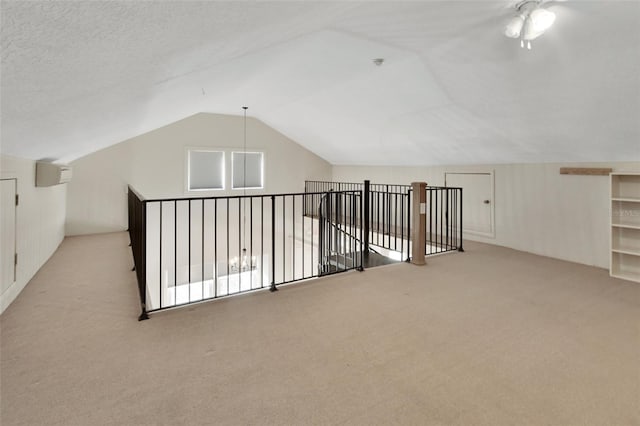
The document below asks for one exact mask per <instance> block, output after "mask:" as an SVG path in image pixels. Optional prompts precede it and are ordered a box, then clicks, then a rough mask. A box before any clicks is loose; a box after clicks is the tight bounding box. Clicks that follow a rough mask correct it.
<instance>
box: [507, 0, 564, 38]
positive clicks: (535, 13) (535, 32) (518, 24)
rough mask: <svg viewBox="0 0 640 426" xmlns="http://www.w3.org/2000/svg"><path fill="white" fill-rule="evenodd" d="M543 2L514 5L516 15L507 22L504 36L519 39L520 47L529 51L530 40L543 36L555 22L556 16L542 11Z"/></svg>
mask: <svg viewBox="0 0 640 426" xmlns="http://www.w3.org/2000/svg"><path fill="white" fill-rule="evenodd" d="M543 1H544V0H525V1H523V2H520V3H518V4H517V5H516V10H517V15H516V16H514V17H513V18H511V19H510V20H509V22H508V23H507V26H506V27H505V29H504V35H506V36H507V37H509V38H519V39H520V47H524V46H525V42H526V45H527V49H529V50H531V40H534V39H536V38H538V37H540V36H541V35H542V34H544V32H545V31H547V30H548V29H549V28H550V27H551V25H553V22H554V21H555V20H556V14H555V13H553V12H551V11H550V10H547V9H543V8H542V7H541V6H542V3H543Z"/></svg>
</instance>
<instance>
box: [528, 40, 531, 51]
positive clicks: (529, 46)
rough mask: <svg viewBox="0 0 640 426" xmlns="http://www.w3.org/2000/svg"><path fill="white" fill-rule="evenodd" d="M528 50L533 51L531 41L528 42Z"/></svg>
mask: <svg viewBox="0 0 640 426" xmlns="http://www.w3.org/2000/svg"><path fill="white" fill-rule="evenodd" d="M527 49H529V50H531V42H530V41H528V42H527Z"/></svg>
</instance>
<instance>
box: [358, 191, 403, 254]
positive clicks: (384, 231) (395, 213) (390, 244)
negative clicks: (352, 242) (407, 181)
mask: <svg viewBox="0 0 640 426" xmlns="http://www.w3.org/2000/svg"><path fill="white" fill-rule="evenodd" d="M365 187H368V188H369V191H366V192H368V195H369V196H368V201H369V203H368V204H369V209H368V213H369V214H368V216H367V217H368V219H369V220H368V229H367V230H368V231H369V232H368V239H367V242H368V244H369V245H370V246H371V245H373V246H375V247H381V248H384V249H387V250H392V251H396V252H399V253H400V255H401V257H402V260H409V258H410V257H411V251H410V245H409V243H410V231H411V187H410V186H408V185H386V184H369V182H368V181H365Z"/></svg>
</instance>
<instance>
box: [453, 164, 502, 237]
mask: <svg viewBox="0 0 640 426" xmlns="http://www.w3.org/2000/svg"><path fill="white" fill-rule="evenodd" d="M447 175H487V176H489V178H490V180H491V204H490V205H489V207H490V211H489V216H490V222H491V231H490V232H479V231H471V230H468V229H464V228H463V231H464V233H465V234H466V235H477V236H479V237H486V238H495V237H496V203H495V200H496V195H495V193H496V190H495V187H496V180H495V173H494V170H487V171H472V172H471V171H467V172H458V171H450V172H444V186H447ZM462 192H463V193H462V196H463V200H464V191H462ZM462 215H463V223H464V211H463V212H462Z"/></svg>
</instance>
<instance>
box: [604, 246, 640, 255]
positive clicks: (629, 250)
mask: <svg viewBox="0 0 640 426" xmlns="http://www.w3.org/2000/svg"><path fill="white" fill-rule="evenodd" d="M611 251H612V252H614V253H620V254H628V255H629V256H640V250H638V249H634V248H632V247H618V248H614V249H611Z"/></svg>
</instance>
